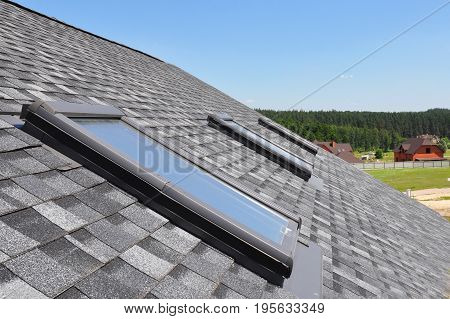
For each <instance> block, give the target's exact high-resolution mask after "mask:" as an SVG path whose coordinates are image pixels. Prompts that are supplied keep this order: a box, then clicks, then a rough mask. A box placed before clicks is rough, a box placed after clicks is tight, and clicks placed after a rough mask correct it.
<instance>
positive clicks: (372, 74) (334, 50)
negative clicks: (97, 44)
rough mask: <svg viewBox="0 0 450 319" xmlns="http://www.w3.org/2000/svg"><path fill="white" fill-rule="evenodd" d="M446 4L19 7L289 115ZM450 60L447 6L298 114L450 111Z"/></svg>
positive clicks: (405, 0)
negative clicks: (444, 109)
mask: <svg viewBox="0 0 450 319" xmlns="http://www.w3.org/2000/svg"><path fill="white" fill-rule="evenodd" d="M445 1H446V0H422V1H415V0H396V1H392V0H391V1H385V0H366V1H360V0H359V1H358V0H340V1H331V0H330V1H326V0H318V1H306V0H298V1H234V0H227V1H213V0H209V1H181V0H180V1H169V0H165V1H162V0H161V1H151V0H147V1H145V0H139V1H138V0H135V1H119V0H108V1H106V0H96V1H92V0H90V1H87V0H77V1H56V0H52V1H42V0H41V1H38V0H19V1H18V2H19V3H20V4H22V5H24V6H27V7H29V8H31V9H34V10H37V11H39V12H42V13H44V14H46V15H49V16H53V17H56V18H58V19H60V20H62V21H64V22H66V23H69V24H72V25H75V26H77V27H80V28H83V29H85V30H88V31H90V32H92V33H96V34H99V35H101V36H104V37H106V38H109V39H112V40H115V41H117V42H121V43H124V44H126V45H128V46H131V47H133V48H136V49H139V50H142V51H145V52H147V53H149V54H151V55H154V56H157V57H159V58H161V59H162V60H164V61H166V62H169V63H172V64H175V65H177V66H179V67H181V68H183V69H184V70H186V71H188V72H189V73H191V74H193V75H195V76H197V77H199V78H200V79H202V80H204V81H205V82H207V83H209V84H211V85H213V86H215V87H217V88H218V89H220V90H222V91H223V92H225V93H227V94H229V95H230V96H232V97H234V98H235V99H237V100H239V101H242V102H243V103H245V104H247V105H249V106H251V107H263V108H274V109H287V108H289V107H290V106H291V105H293V104H294V103H295V102H297V101H298V100H300V99H301V98H303V97H304V96H305V95H307V94H308V93H310V92H311V91H313V90H314V89H316V88H317V87H319V86H320V85H321V84H322V83H324V82H325V81H327V80H328V79H330V78H331V77H333V76H335V75H336V74H339V73H340V72H341V71H343V70H344V69H346V68H347V67H348V66H350V65H351V64H353V63H354V62H355V61H357V60H358V59H360V58H361V57H364V56H365V55H367V54H368V53H370V52H371V51H372V50H374V49H375V48H377V47H378V46H380V45H382V44H384V43H385V42H386V41H388V40H389V39H391V38H392V37H393V36H395V35H397V34H398V33H400V32H401V31H403V30H404V29H406V28H407V27H409V26H410V25H412V24H414V23H415V22H417V21H418V20H419V19H420V18H422V17H423V16H425V15H427V14H428V13H430V12H431V11H432V10H433V9H435V8H437V7H438V6H439V5H441V4H442V3H444V2H445ZM124 3H127V4H128V5H124ZM449 57H450V5H448V6H446V7H445V8H444V9H442V10H441V11H439V12H438V13H436V14H435V15H433V16H432V17H431V18H429V19H427V20H426V21H424V22H423V23H421V24H420V25H418V26H417V27H415V28H414V29H412V30H411V31H409V32H408V33H406V34H405V35H404V36H402V37H400V38H399V39H397V40H396V41H394V42H393V43H391V44H390V45H389V46H387V47H385V48H384V49H382V50H381V51H379V52H378V53H377V54H375V55H374V56H372V57H370V58H369V59H367V60H366V61H364V62H363V63H361V64H360V65H358V66H357V67H355V68H354V69H353V70H351V71H349V72H348V73H346V74H345V75H344V76H342V77H340V78H339V79H337V80H336V81H334V82H333V83H332V84H330V85H329V86H327V87H326V88H324V89H322V90H321V91H319V92H318V93H316V94H315V95H313V96H311V97H310V98H308V99H307V100H305V101H304V102H303V103H301V104H300V105H299V107H298V109H300V108H301V109H305V110H319V109H337V110H370V111H419V110H426V109H428V108H431V107H446V108H448V107H450V58H449Z"/></svg>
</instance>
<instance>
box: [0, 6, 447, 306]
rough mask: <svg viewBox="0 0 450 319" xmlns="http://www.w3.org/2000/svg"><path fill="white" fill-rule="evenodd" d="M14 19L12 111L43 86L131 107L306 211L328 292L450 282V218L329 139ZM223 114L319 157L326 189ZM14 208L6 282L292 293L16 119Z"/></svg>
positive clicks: (249, 187) (5, 209)
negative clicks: (253, 146)
mask: <svg viewBox="0 0 450 319" xmlns="http://www.w3.org/2000/svg"><path fill="white" fill-rule="evenodd" d="M0 20H1V21H2V23H1V24H0V39H1V41H0V56H1V57H0V111H12V112H19V111H20V110H21V107H22V105H23V104H28V103H30V102H31V101H32V100H35V99H36V97H41V98H44V99H47V100H63V101H68V102H76V103H104V104H108V105H112V106H116V107H119V108H122V110H124V112H125V113H126V114H127V116H125V117H124V121H126V122H128V123H131V124H132V125H137V126H139V127H141V128H145V133H146V134H147V135H149V136H151V137H153V138H154V139H155V140H156V141H158V142H160V143H162V144H164V145H165V146H166V147H167V148H169V149H171V150H172V151H174V152H176V153H178V154H180V155H181V156H185V157H186V158H188V159H189V160H191V161H193V162H195V163H196V165H198V166H200V167H202V168H203V169H205V170H207V171H208V172H210V173H211V174H213V175H216V176H218V177H220V178H222V179H224V180H226V181H227V182H228V183H229V184H230V185H231V186H233V187H235V188H237V189H240V190H241V191H243V192H246V193H248V194H249V195H250V196H252V197H254V198H255V199H257V200H259V201H261V202H262V203H264V204H265V205H268V206H271V207H273V208H274V209H277V210H280V211H282V212H283V213H284V214H286V216H289V217H290V218H294V219H298V218H299V217H301V218H302V227H301V229H300V237H299V240H300V241H301V242H304V243H306V244H308V243H309V242H311V241H312V242H316V243H317V244H318V245H319V246H320V247H321V249H322V253H323V260H322V261H323V269H324V273H323V277H324V278H323V292H324V297H326V298H339V297H340V298H360V297H363V298H372V297H378V298H387V297H390V298H416V297H421V298H427V297H432V298H442V297H446V296H447V288H448V287H447V282H448V268H449V264H450V252H449V250H448V249H447V247H448V244H449V243H450V224H449V223H448V222H446V221H445V220H444V219H442V218H441V217H440V216H438V215H437V214H436V213H435V212H433V211H432V210H430V209H428V208H426V207H425V206H423V205H421V204H419V203H417V202H416V201H414V200H412V199H409V198H407V197H406V196H404V195H403V194H401V193H400V192H397V191H395V190H393V189H391V188H390V187H388V186H387V185H385V184H383V183H381V182H378V181H376V180H374V179H373V178H371V177H370V176H369V175H368V174H365V173H364V172H362V171H360V170H358V169H357V168H355V167H353V166H351V165H348V164H347V163H344V162H343V161H341V160H340V159H339V158H336V157H335V156H333V155H331V154H327V153H325V152H323V151H322V150H319V152H318V154H317V156H315V157H312V156H311V155H310V154H309V153H305V151H304V150H302V149H300V148H299V147H298V146H297V145H294V144H292V143H290V142H289V141H287V140H286V139H284V138H281V137H280V136H278V135H277V134H274V133H273V132H271V131H269V130H267V129H265V128H263V127H261V126H260V125H258V124H257V121H258V117H259V116H260V115H259V114H258V113H257V112H255V111H254V110H251V109H249V108H247V107H245V106H244V105H242V104H241V103H239V102H237V101H235V100H233V99H232V98H230V97H228V96H226V95H225V94H223V93H222V92H220V91H218V90H216V89H214V88H213V87H211V86H209V85H207V84H205V83H203V82H201V81H200V80H198V79H196V78H195V77H193V76H191V75H189V74H188V73H186V72H184V71H183V70H181V69H179V68H177V67H175V66H173V65H170V64H167V63H164V62H162V61H159V60H156V59H153V58H152V57H149V56H148V55H145V54H143V53H139V52H136V51H134V50H131V49H129V48H126V47H124V46H120V45H118V44H115V43H112V42H109V41H106V40H103V39H99V38H97V37H95V36H93V35H89V34H87V33H85V32H83V31H81V30H77V29H74V28H71V27H69V26H64V25H62V24H61V23H59V22H56V21H51V20H49V19H48V18H46V17H43V16H39V15H37V14H35V13H32V12H29V11H26V10H23V9H21V8H19V7H17V6H15V5H13V4H9V3H6V2H0ZM61 37H64V38H65V39H69V41H70V42H69V43H70V45H67V44H66V43H62V42H61V41H60V40H61ZM68 57H70V58H68ZM130 66H132V67H130ZM74 93H76V94H74ZM217 112H227V113H229V114H230V115H232V116H233V117H234V118H235V119H236V120H237V121H238V122H239V123H241V124H242V125H244V126H246V127H248V128H251V129H253V130H256V131H257V132H259V134H262V135H263V136H264V137H265V138H267V139H269V140H271V141H273V142H274V143H275V144H278V145H280V146H282V147H285V148H287V149H290V150H291V151H293V152H295V153H296V154H298V155H299V156H301V157H303V158H307V159H308V160H310V161H313V162H314V174H315V175H316V176H317V177H319V178H320V179H321V181H322V183H323V187H320V188H318V187H317V185H312V183H310V182H305V181H304V180H302V179H301V178H299V177H297V176H295V175H293V174H291V173H290V172H289V171H287V170H285V169H283V168H282V167H280V166H279V165H278V164H276V163H274V162H272V161H270V160H269V159H267V158H266V157H264V156H261V155H259V154H257V153H255V152H253V151H252V150H249V149H248V148H247V147H245V146H244V145H243V144H241V143H240V142H238V141H235V140H233V139H231V138H230V137H228V136H226V135H225V134H222V133H220V132H218V131H216V130H215V129H213V128H211V127H209V126H207V122H206V116H207V115H208V114H209V113H217ZM13 181H17V183H14V182H13ZM18 184H20V185H21V186H19V185H18ZM319 184H320V183H319ZM31 207H35V208H36V209H37V210H39V213H38V212H37V211H35V210H33V209H32V208H31ZM117 213H118V214H117ZM0 216H1V217H0V262H3V263H4V264H5V265H6V266H7V267H8V269H9V270H8V271H9V273H8V272H5V271H4V274H5V278H6V277H7V278H8V279H5V280H3V282H2V281H1V280H2V279H1V276H2V275H1V274H0V295H1V296H17V297H29V296H36V297H39V296H43V294H46V295H47V296H50V297H55V296H59V297H60V298H80V297H86V295H88V296H89V297H108V298H109V297H122V296H123V297H128V296H129V297H133V298H134V297H144V296H145V297H147V298H155V297H164V298H174V297H191V298H192V297H202V298H203V297H212V298H234V297H236V298H237V297H241V296H244V297H252V298H290V297H291V295H290V294H289V293H287V292H286V291H285V289H282V288H279V287H275V286H273V285H270V284H267V283H266V281H265V280H263V279H261V278H260V277H258V276H257V275H255V274H253V273H251V272H250V271H248V270H246V269H245V268H243V267H242V266H239V265H237V264H236V263H234V261H233V260H232V259H231V258H229V257H227V256H225V255H224V254H223V253H220V252H218V251H216V250H215V249H212V248H211V247H209V246H207V245H206V244H204V243H202V242H201V241H200V240H198V239H197V238H195V237H194V236H191V235H190V234H188V233H186V232H184V231H182V230H181V229H180V228H178V227H175V226H173V225H172V224H170V223H168V221H167V220H166V219H165V218H163V217H162V216H160V215H159V214H158V213H157V212H153V211H151V210H150V209H147V208H145V207H144V206H143V205H141V204H138V203H136V199H135V198H134V197H132V196H130V195H127V194H126V193H125V192H123V191H121V190H119V189H117V188H116V187H114V186H112V185H111V184H109V183H108V182H105V181H104V180H103V178H101V177H98V176H96V175H95V174H93V173H91V172H90V171H88V170H87V169H86V168H83V167H80V165H79V164H77V163H74V162H73V161H72V160H69V159H68V158H66V157H65V156H63V155H61V154H59V153H57V152H56V151H54V150H52V149H50V148H49V147H47V146H41V143H40V142H39V141H37V140H36V139H35V138H33V137H31V136H30V135H28V134H26V133H24V132H23V131H21V130H19V129H17V128H12V127H10V126H8V125H5V124H4V122H2V121H0ZM22 217H23V218H22ZM105 217H106V218H105ZM58 225H59V226H60V227H59V226H58ZM61 227H62V228H64V229H62V228H61ZM79 227H84V228H81V229H78V228H79ZM67 231H74V232H72V233H70V234H67ZM63 236H65V237H63ZM42 245H44V246H42ZM17 254H20V255H18V256H17ZM118 255H119V257H118ZM104 263H106V265H104V266H103V264H104ZM181 265H182V266H181ZM102 266H103V267H102ZM0 267H2V266H0ZM1 272H2V270H1V269H0V273H1ZM127 276H130V278H133V281H132V284H130V283H127V282H126V281H123V280H122V279H124V278H126V277H127ZM140 280H141V281H140ZM155 280H158V281H159V282H158V283H157V282H156V281H155ZM5 283H6V284H5ZM201 283H204V284H205V287H207V288H206V289H204V290H203V291H202V290H201V289H198V287H199V286H200V284H201ZM77 284H79V285H80V287H79V289H77V288H75V287H73V286H74V285H77ZM140 284H142V285H140ZM213 287H214V288H213ZM81 290H82V291H81Z"/></svg>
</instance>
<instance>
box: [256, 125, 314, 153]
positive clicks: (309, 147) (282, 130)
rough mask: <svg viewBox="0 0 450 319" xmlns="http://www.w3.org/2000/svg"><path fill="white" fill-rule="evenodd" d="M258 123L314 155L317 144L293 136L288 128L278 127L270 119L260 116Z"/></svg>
mask: <svg viewBox="0 0 450 319" xmlns="http://www.w3.org/2000/svg"><path fill="white" fill-rule="evenodd" d="M258 123H259V124H260V125H262V126H264V127H266V128H268V129H269V130H271V131H272V132H275V133H277V134H278V135H280V136H281V137H284V138H285V139H287V140H288V141H289V142H291V143H294V144H295V145H298V146H300V147H301V148H303V149H304V150H305V151H307V152H309V153H311V154H313V155H316V154H317V151H318V147H317V145H314V144H313V143H311V142H309V141H306V140H304V139H300V138H298V137H297V136H295V135H294V134H292V133H291V132H289V131H288V130H286V129H285V128H283V127H280V126H279V125H278V124H275V123H273V122H272V121H269V120H267V119H265V118H263V117H260V118H259V119H258Z"/></svg>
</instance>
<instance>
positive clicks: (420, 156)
mask: <svg viewBox="0 0 450 319" xmlns="http://www.w3.org/2000/svg"><path fill="white" fill-rule="evenodd" d="M443 160H445V158H444V151H443V150H442V149H441V148H440V147H439V146H438V145H437V139H436V137H433V136H430V135H423V136H418V137H412V138H409V139H407V140H406V141H404V142H403V143H402V144H400V145H399V146H397V147H396V148H395V149H394V161H395V162H404V161H443Z"/></svg>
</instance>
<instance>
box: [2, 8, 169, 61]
mask: <svg viewBox="0 0 450 319" xmlns="http://www.w3.org/2000/svg"><path fill="white" fill-rule="evenodd" d="M0 1H2V2H5V3H8V4H10V5H13V6H15V7H17V8H20V9H22V10H25V11H28V12H30V13H33V14H36V15H38V16H41V17H43V18H46V19H49V20H52V21H55V22H58V23H59V24H62V25H64V26H67V27H69V28H72V29H75V30H77V31H81V32H83V33H86V34H89V35H90V36H93V37H95V38H98V39H101V40H104V41H107V42H110V43H112V44H115V45H118V46H121V47H124V48H127V49H129V50H132V51H134V52H137V53H140V54H143V55H145V56H148V57H150V58H152V59H155V60H157V61H159V62H162V63H165V62H164V61H163V60H161V59H159V58H156V57H154V56H152V55H150V54H148V53H145V52H142V51H139V50H136V49H133V48H131V47H129V46H127V45H125V44H122V43H119V42H116V41H113V40H110V39H107V38H104V37H102V36H99V35H97V34H94V33H91V32H89V31H86V30H83V29H81V28H78V27H75V26H73V25H70V24H68V23H65V22H63V21H60V20H58V19H56V18H54V17H49V16H47V15H45V14H43V13H40V12H37V11H34V10H32V9H30V8H27V7H24V6H22V5H20V4H18V3H16V2H13V1H10V0H0Z"/></svg>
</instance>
